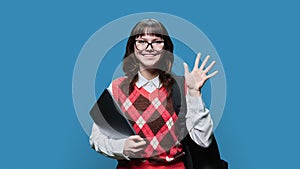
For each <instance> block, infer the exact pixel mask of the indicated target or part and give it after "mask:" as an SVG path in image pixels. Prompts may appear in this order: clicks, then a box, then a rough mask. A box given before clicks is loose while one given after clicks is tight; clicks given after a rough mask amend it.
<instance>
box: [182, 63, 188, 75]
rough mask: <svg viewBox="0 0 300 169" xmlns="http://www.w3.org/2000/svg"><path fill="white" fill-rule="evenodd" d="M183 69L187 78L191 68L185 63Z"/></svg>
mask: <svg viewBox="0 0 300 169" xmlns="http://www.w3.org/2000/svg"><path fill="white" fill-rule="evenodd" d="M183 67H184V76H186V75H187V74H188V73H189V67H188V65H187V64H186V63H185V62H184V63H183Z"/></svg>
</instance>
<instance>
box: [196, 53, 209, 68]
mask: <svg viewBox="0 0 300 169" xmlns="http://www.w3.org/2000/svg"><path fill="white" fill-rule="evenodd" d="M209 58H210V56H209V55H207V56H206V58H205V59H204V61H203V62H202V64H201V66H200V68H199V69H200V70H203V69H204V67H205V65H206V63H207V61H208V59H209Z"/></svg>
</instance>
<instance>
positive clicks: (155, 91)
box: [90, 19, 217, 169]
mask: <svg viewBox="0 0 300 169" xmlns="http://www.w3.org/2000/svg"><path fill="white" fill-rule="evenodd" d="M173 60H174V55H173V43H172V41H171V39H170V37H169V35H168V32H167V30H166V28H165V27H164V26H163V25H162V24H161V23H160V22H159V21H157V20H154V19H145V20H142V21H140V22H138V23H137V24H136V25H135V27H134V28H133V30H132V31H131V34H130V37H129V39H128V41H127V45H126V52H125V55H124V60H123V71H124V72H125V75H126V76H125V77H121V78H118V79H115V80H114V81H113V82H112V83H111V85H110V86H109V88H108V89H109V90H110V92H111V93H112V95H113V97H114V99H115V100H116V101H117V103H118V104H119V105H120V107H121V109H122V111H123V112H124V113H125V115H126V116H127V118H128V119H129V120H130V122H131V125H132V126H133V128H134V130H135V131H136V133H137V135H133V136H130V137H128V138H125V139H120V140H115V139H112V138H110V137H109V136H107V135H104V134H103V133H101V128H99V127H98V126H97V125H96V124H94V125H93V129H92V134H91V136H90V143H91V145H92V146H93V147H94V148H95V150H96V151H98V152H100V153H102V154H104V155H106V156H109V157H112V158H115V159H117V160H118V166H117V169H152V168H155V169H167V168H168V169H169V168H173V169H185V168H186V167H185V165H184V162H183V157H184V155H185V152H184V150H183V148H182V143H181V140H180V137H179V129H178V126H176V125H174V124H175V123H176V121H177V120H178V116H177V114H176V113H175V111H174V108H173V103H172V97H171V93H172V85H173V83H174V81H175V80H174V78H173V77H172V74H171V69H172V65H173ZM208 60H209V56H208V57H206V58H205V59H204V61H203V63H202V64H201V65H200V67H199V62H200V54H198V55H197V57H196V60H195V64H194V68H193V70H192V71H191V72H189V70H188V66H187V64H185V63H184V70H185V73H184V77H185V94H186V104H187V113H186V129H187V131H188V134H189V136H190V137H191V139H192V140H193V141H194V142H195V143H197V144H198V145H200V146H203V147H207V146H209V145H210V143H211V135H212V130H213V123H212V119H211V117H210V114H209V111H208V109H206V108H205V106H204V103H203V101H202V98H201V88H202V86H203V85H204V83H205V82H206V80H208V79H209V78H211V77H212V76H214V75H215V74H217V71H215V72H213V73H211V74H208V71H209V70H210V69H211V68H212V67H213V65H214V64H215V61H213V62H212V63H211V64H210V65H209V66H207V67H206V68H205V65H206V64H207V62H208Z"/></svg>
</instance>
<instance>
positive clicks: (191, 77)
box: [183, 53, 218, 96]
mask: <svg viewBox="0 0 300 169" xmlns="http://www.w3.org/2000/svg"><path fill="white" fill-rule="evenodd" d="M200 56H201V54H200V53H198V55H197V57H196V60H195V64H194V68H193V70H192V71H191V72H189V68H188V65H187V64H186V63H183V66H184V77H185V82H186V85H187V87H188V92H189V94H190V95H191V96H196V95H200V92H199V91H200V90H201V88H202V86H203V85H204V83H205V82H206V80H208V79H209V78H211V77H213V76H214V75H216V74H217V73H218V71H217V70H216V71H214V72H213V73H211V74H208V71H209V70H210V69H211V68H212V67H213V66H214V65H215V63H216V61H212V62H211V64H210V65H209V66H208V67H207V68H205V65H206V63H207V61H208V60H209V58H210V56H209V55H208V56H207V57H206V58H205V59H204V61H203V62H202V64H201V66H200V68H198V65H199V62H200ZM204 68H205V69H204Z"/></svg>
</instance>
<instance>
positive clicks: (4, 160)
mask: <svg viewBox="0 0 300 169" xmlns="http://www.w3.org/2000/svg"><path fill="white" fill-rule="evenodd" d="M298 8H299V5H298V4H297V3H296V1H276V2H273V1H264V2H263V1H258V0H255V1H249V2H240V1H225V2H217V1H213V2H207V1H206V2H201V1H188V0H185V1H169V0H164V1H161V0H160V1H158V0H152V1H133V0H126V1H120V2H117V1H113V0H110V1H103V2H97V1H69V2H67V1H65V2H62V1H49V2H41V1H32V0H29V1H9V2H4V1H1V2H0V21H1V26H0V48H1V50H0V53H1V55H0V56H1V59H0V78H1V88H0V96H1V106H0V111H1V118H0V133H1V144H0V152H1V157H0V168H1V169H2V168H3V169H16V168H45V169H47V168H51V169H53V168H57V169H58V168H61V169H81V168H89V169H98V168H114V167H113V166H114V165H115V162H114V160H111V159H108V158H105V157H104V156H101V155H100V154H97V153H96V152H95V151H93V150H92V149H91V148H90V147H89V143H88V136H87V135H86V134H85V132H84V131H83V129H82V128H81V126H80V124H79V122H78V120H77V117H76V113H75V110H74V107H73V102H72V75H73V68H74V65H75V62H76V59H77V56H78V54H79V52H80V50H81V48H82V46H83V45H84V43H85V42H86V41H87V39H88V38H89V37H90V36H91V35H92V34H93V33H94V32H95V31H96V30H98V29H99V28H100V27H102V26H104V25H105V24H107V23H109V22H110V21H112V20H114V19H117V18H119V17H122V16H125V15H128V14H132V13H137V12H164V13H170V14H173V15H177V16H179V17H182V18H184V19H187V20H188V21H190V22H192V23H193V24H195V25H196V26H197V27H199V28H200V29H201V30H202V31H203V32H204V33H205V34H206V35H207V36H208V38H209V39H210V40H211V42H212V43H213V44H214V46H215V48H216V49H217V51H218V53H219V56H220V58H221V59H222V63H223V66H224V69H225V73H226V78H227V101H226V107H225V111H224V114H223V118H222V120H221V123H220V124H219V126H218V128H217V130H216V137H217V139H218V143H219V146H220V151H221V154H222V157H223V158H224V159H225V160H227V161H228V162H229V164H230V165H229V166H230V168H232V169H234V168H235V169H258V168H262V169H265V168H297V166H298V165H297V162H298V161H299V154H298V152H299V150H300V147H299V142H300V139H299V132H298V131H297V129H298V128H299V127H300V126H299V120H298V119H299V117H300V116H299V113H300V112H299V109H298V105H299V98H298V97H299V94H300V92H299V75H298V73H299V69H298V62H299V51H298V48H299V47H300V46H299V38H300V36H299V35H300V33H299V30H300V28H299V16H300V12H299V9H298Z"/></svg>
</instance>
